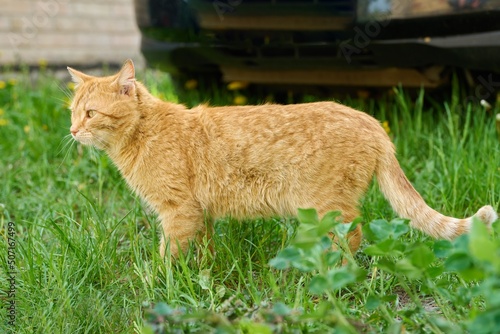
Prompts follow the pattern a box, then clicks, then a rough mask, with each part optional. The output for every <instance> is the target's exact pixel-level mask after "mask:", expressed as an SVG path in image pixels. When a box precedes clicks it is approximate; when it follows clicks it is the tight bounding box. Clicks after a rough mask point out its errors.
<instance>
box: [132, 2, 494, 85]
mask: <svg viewBox="0 0 500 334" xmlns="http://www.w3.org/2000/svg"><path fill="white" fill-rule="evenodd" d="M148 10H149V22H147V23H146V24H144V23H142V24H141V28H142V31H143V53H144V55H145V57H146V59H147V60H148V62H149V63H150V64H151V65H153V66H161V67H163V68H164V69H166V70H168V71H170V72H172V73H174V74H178V75H186V76H187V77H189V76H190V75H197V76H205V77H218V78H221V79H222V80H224V81H245V82H249V83H256V84H273V85H276V84H280V85H283V84H300V85H326V86H329V85H330V86H364V87H390V86H393V85H397V84H399V83H401V84H402V85H403V86H406V87H420V86H424V87H437V86H439V85H440V84H442V83H444V82H446V81H447V79H448V78H449V73H451V71H450V69H457V68H458V69H460V70H463V73H466V76H467V74H468V75H469V76H471V75H470V74H471V73H478V72H479V73H481V72H487V73H490V74H491V73H495V74H497V73H500V0H358V1H354V0H353V1H349V0H288V1H285V0H189V1H182V0H169V1H165V0H149V5H148ZM476 77H477V76H476Z"/></svg>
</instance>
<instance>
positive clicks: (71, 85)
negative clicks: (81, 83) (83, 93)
mask: <svg viewBox="0 0 500 334" xmlns="http://www.w3.org/2000/svg"><path fill="white" fill-rule="evenodd" d="M66 87H68V88H69V90H75V83H74V82H73V81H70V82H68V83H67V84H66Z"/></svg>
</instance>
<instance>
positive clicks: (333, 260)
mask: <svg viewBox="0 0 500 334" xmlns="http://www.w3.org/2000/svg"><path fill="white" fill-rule="evenodd" d="M340 257H341V253H340V252H339V251H331V252H328V253H326V254H325V263H326V265H327V266H328V267H333V266H334V265H336V264H337V263H338V262H339V261H340Z"/></svg>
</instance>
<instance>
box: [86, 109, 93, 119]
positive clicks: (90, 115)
mask: <svg viewBox="0 0 500 334" xmlns="http://www.w3.org/2000/svg"><path fill="white" fill-rule="evenodd" d="M94 115H95V110H93V109H89V110H87V117H88V118H92V117H94Z"/></svg>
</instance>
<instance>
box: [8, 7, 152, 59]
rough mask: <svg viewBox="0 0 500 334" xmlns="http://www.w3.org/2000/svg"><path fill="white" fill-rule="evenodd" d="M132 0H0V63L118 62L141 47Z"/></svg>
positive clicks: (136, 53) (136, 55) (137, 54)
mask: <svg viewBox="0 0 500 334" xmlns="http://www.w3.org/2000/svg"><path fill="white" fill-rule="evenodd" d="M140 41H141V37H140V31H139V29H138V28H137V23H136V18H135V10H134V0H1V3H0V65H6V64H14V65H19V64H28V65H36V64H38V63H39V62H40V61H43V62H46V63H48V64H49V65H72V66H74V65H97V64H103V63H107V64H121V63H122V62H123V61H124V60H125V59H126V58H132V59H133V60H134V61H135V62H136V64H137V65H139V66H141V65H142V64H143V63H144V60H143V57H142V55H141V53H140Z"/></svg>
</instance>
